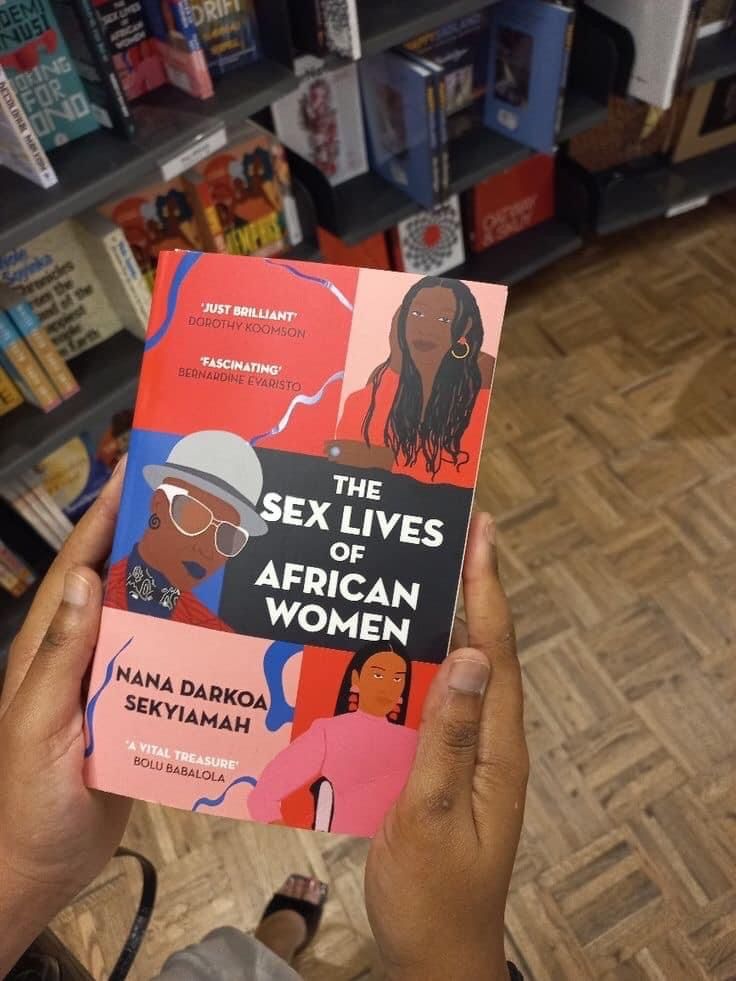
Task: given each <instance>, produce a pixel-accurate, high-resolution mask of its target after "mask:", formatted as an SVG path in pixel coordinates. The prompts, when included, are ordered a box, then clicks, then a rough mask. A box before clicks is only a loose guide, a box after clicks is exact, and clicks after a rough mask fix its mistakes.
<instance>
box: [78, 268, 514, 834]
mask: <svg viewBox="0 0 736 981" xmlns="http://www.w3.org/2000/svg"><path fill="white" fill-rule="evenodd" d="M505 303H506V288H505V287H503V286H495V285H492V284H489V283H466V282H462V281H460V280H455V279H448V278H440V277H436V276H426V275H417V274H408V273H397V272H385V271H379V270H371V269H355V268H350V267H347V266H335V265H325V264H312V263H308V262H298V261H291V260H283V259H273V258H265V257H252V256H248V257H246V256H230V255H217V254H202V253H199V252H186V251H165V252H162V253H161V255H160V257H159V262H158V272H157V275H156V285H155V289H154V294H153V302H152V308H151V317H150V321H149V326H148V331H147V335H146V341H145V348H144V356H143V362H142V368H141V377H140V384H139V388H138V400H137V404H136V408H135V415H134V420H133V428H132V432H131V436H130V444H129V453H128V461H127V466H126V472H125V482H124V487H123V494H122V503H121V510H120V515H119V519H118V525H117V530H116V535H115V541H114V546H113V554H112V557H111V564H110V570H109V574H108V579H107V585H106V592H105V600H104V608H103V615H102V621H101V629H100V636H99V641H98V646H97V650H96V653H95V659H94V664H93V669H92V676H91V680H90V686H89V698H88V703H87V706H86V711H85V722H86V779H87V782H88V783H89V785H90V786H93V787H97V788H100V789H104V790H108V791H112V792H115V793H120V794H126V795H133V796H136V797H140V798H142V799H144V800H151V801H157V802H160V803H165V804H168V805H171V806H175V807H180V808H185V809H188V810H191V811H196V812H201V813H209V814H215V815H224V816H227V817H231V818H241V819H246V820H256V821H261V822H266V823H274V822H279V823H285V824H288V825H292V826H295V827H302V828H314V829H318V830H325V831H326V830H331V831H334V832H344V833H350V834H356V835H364V836H371V835H373V834H374V833H375V832H376V831H377V829H378V828H379V826H380V823H381V821H382V818H383V815H384V813H385V812H386V810H387V809H388V808H389V807H390V806H391V804H392V803H393V801H394V800H395V799H396V797H397V796H398V794H399V792H400V791H401V788H402V787H403V785H404V783H405V781H406V778H407V775H408V772H409V768H410V766H411V763H412V760H413V757H414V752H415V748H416V743H417V728H418V725H419V720H420V716H421V709H422V703H423V700H424V697H425V694H426V692H427V688H428V686H429V684H430V682H431V680H432V678H433V676H434V674H435V673H436V671H437V669H438V666H439V664H440V663H441V662H442V660H443V659H444V657H445V656H446V654H447V649H448V644H449V638H450V631H451V626H452V619H453V613H454V609H455V603H456V598H457V590H458V582H459V575H460V570H461V565H462V558H463V553H464V549H465V542H466V537H467V529H468V522H469V518H470V511H471V506H472V502H473V494H474V488H475V482H476V477H477V472H478V463H479V460H480V455H481V450H482V444H483V433H484V430H485V423H486V416H487V412H488V406H489V403H490V397H491V385H492V381H493V375H494V368H495V363H496V357H497V353H498V346H499V339H500V334H501V324H502V320H503V313H504V307H505Z"/></svg>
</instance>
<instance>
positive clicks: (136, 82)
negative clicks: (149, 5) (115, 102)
mask: <svg viewBox="0 0 736 981" xmlns="http://www.w3.org/2000/svg"><path fill="white" fill-rule="evenodd" d="M93 3H94V6H95V10H96V11H97V15H98V17H99V19H100V22H101V24H102V27H103V30H104V32H105V38H106V40H107V44H108V47H109V49H110V53H111V55H112V62H113V66H114V68H115V71H116V72H117V75H118V78H119V79H120V82H121V84H122V86H123V91H124V93H125V97H126V99H129V100H133V99H138V98H140V96H142V95H145V94H146V93H147V92H152V91H154V89H157V88H159V86H161V85H165V84H166V72H165V70H164V63H163V61H162V60H161V55H160V53H159V50H158V47H157V44H156V39H155V38H154V37H153V36H152V34H151V32H150V30H149V27H148V24H147V23H146V19H145V17H144V15H143V2H142V0H93Z"/></svg>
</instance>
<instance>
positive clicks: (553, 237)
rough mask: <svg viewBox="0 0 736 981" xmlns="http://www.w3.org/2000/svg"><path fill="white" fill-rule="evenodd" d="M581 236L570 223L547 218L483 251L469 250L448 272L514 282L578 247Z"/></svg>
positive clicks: (456, 274) (580, 245)
mask: <svg viewBox="0 0 736 981" xmlns="http://www.w3.org/2000/svg"><path fill="white" fill-rule="evenodd" d="M582 245H583V239H582V237H581V236H580V235H579V234H578V233H577V232H576V231H575V229H574V228H573V227H572V225H570V224H568V223H567V222H565V221H561V220H559V219H557V218H551V219H550V220H549V221H544V222H542V223H541V224H539V225H535V226H534V227H533V228H529V229H528V230H527V231H525V232H521V233H520V234H518V235H514V236H512V237H511V238H508V239H506V240H505V241H503V242H499V244H498V245H494V246H491V248H490V249H485V250H484V251H483V252H477V253H476V254H475V255H472V254H470V255H469V256H468V258H467V259H466V261H465V262H464V263H463V264H462V265H461V266H457V267H456V268H455V269H453V270H452V271H451V272H450V273H448V275H449V276H453V277H455V278H456V279H470V280H479V281H481V282H491V283H505V284H506V285H507V286H513V285H514V284H515V283H519V282H521V280H523V279H527V278H528V277H529V276H533V275H534V273H536V272H539V271H540V270H541V269H544V268H545V266H549V265H551V264H552V263H553V262H556V261H557V260H558V259H562V258H563V257H564V256H566V255H570V253H571V252H576V251H577V250H578V249H580V248H582Z"/></svg>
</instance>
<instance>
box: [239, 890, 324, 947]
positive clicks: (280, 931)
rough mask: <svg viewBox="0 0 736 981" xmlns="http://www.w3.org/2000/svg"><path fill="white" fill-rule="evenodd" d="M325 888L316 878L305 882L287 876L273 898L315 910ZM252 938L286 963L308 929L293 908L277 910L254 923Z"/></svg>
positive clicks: (305, 936) (303, 941)
mask: <svg viewBox="0 0 736 981" xmlns="http://www.w3.org/2000/svg"><path fill="white" fill-rule="evenodd" d="M326 895H327V887H326V886H325V885H324V883H322V882H320V881H319V879H308V878H306V877H305V876H301V875H290V876H289V878H288V879H287V880H286V882H285V883H284V884H283V886H282V887H281V888H280V889H279V891H278V892H277V893H276V895H275V897H274V898H277V897H280V896H281V897H286V898H287V899H294V900H298V901H299V900H300V901H302V902H305V903H309V904H310V905H312V906H314V908H315V909H319V908H320V907H321V906H322V904H323V903H324V901H325V897H326ZM255 935H256V938H257V939H258V940H260V941H261V943H262V944H265V945H266V947H268V948H270V949H271V950H272V951H273V952H274V954H277V955H278V956H279V957H280V958H281V959H282V960H284V961H286V963H287V964H291V963H292V961H293V960H294V957H295V956H296V954H297V953H298V951H300V950H301V948H302V947H303V946H304V945H305V944H306V942H307V939H308V936H309V927H308V924H307V921H306V919H305V918H304V916H303V915H302V914H301V913H299V912H297V911H296V910H295V909H288V908H283V909H277V910H275V911H274V912H272V913H269V912H268V908H267V909H266V913H265V914H264V916H263V919H262V920H261V922H260V923H259V924H258V928H257V929H256V933H255Z"/></svg>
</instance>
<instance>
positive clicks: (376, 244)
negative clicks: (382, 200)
mask: <svg viewBox="0 0 736 981" xmlns="http://www.w3.org/2000/svg"><path fill="white" fill-rule="evenodd" d="M317 244H318V245H319V250H320V252H321V253H322V255H323V257H324V259H325V261H326V262H333V263H335V264H336V265H340V266H363V267H364V268H366V269H390V268H391V257H390V256H389V252H388V245H387V244H386V236H385V235H384V233H383V232H378V233H377V234H376V235H371V236H370V238H365V239H363V241H362V242H358V244H357V245H346V244H345V242H343V240H342V239H341V238H338V237H337V236H336V235H333V234H332V233H331V232H328V231H327V229H326V228H322V227H321V226H320V225H318V226H317Z"/></svg>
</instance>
